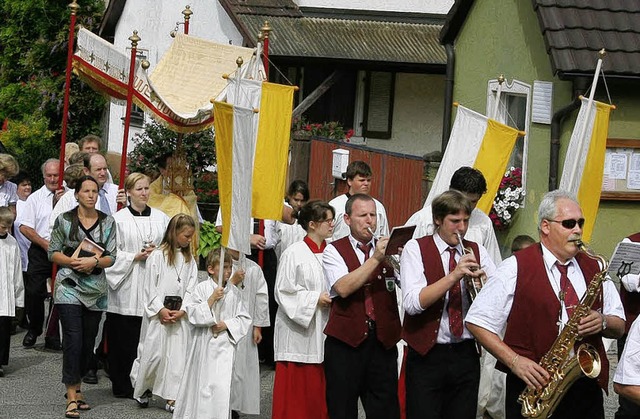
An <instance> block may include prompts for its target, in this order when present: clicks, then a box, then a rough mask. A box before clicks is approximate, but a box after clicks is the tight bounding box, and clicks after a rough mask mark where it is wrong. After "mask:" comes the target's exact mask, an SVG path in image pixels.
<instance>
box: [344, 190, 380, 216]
mask: <svg viewBox="0 0 640 419" xmlns="http://www.w3.org/2000/svg"><path fill="white" fill-rule="evenodd" d="M356 201H365V202H367V201H372V202H375V201H374V200H373V198H372V197H370V196H369V195H366V194H363V193H357V194H353V195H351V196H350V197H349V199H347V203H346V204H344V212H345V214H347V215H351V209H352V208H353V203H354V202H356Z"/></svg>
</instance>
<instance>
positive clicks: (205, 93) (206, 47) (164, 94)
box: [73, 28, 255, 133]
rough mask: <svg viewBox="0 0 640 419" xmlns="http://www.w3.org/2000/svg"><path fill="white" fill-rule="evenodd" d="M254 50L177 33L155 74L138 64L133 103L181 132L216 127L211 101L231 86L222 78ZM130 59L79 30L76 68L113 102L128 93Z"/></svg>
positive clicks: (74, 60) (102, 40) (92, 35)
mask: <svg viewBox="0 0 640 419" xmlns="http://www.w3.org/2000/svg"><path fill="white" fill-rule="evenodd" d="M254 52H255V49H253V48H244V47H238V46H234V45H226V44H218V43H215V42H212V41H208V40H205V39H201V38H197V37H194V36H187V35H182V34H176V37H175V39H174V41H173V43H172V45H171V47H170V48H169V50H168V51H167V52H166V53H165V54H164V55H163V56H162V58H161V59H160V61H159V62H158V64H157V65H156V66H155V68H154V70H153V72H152V74H150V75H149V74H147V71H146V69H145V68H143V66H142V65H141V63H139V62H138V63H136V66H135V72H136V73H135V80H134V83H133V87H134V92H133V93H134V94H133V101H134V103H136V105H138V106H140V107H141V108H143V109H145V110H146V111H147V112H148V113H149V114H150V115H151V116H152V117H153V118H154V119H155V120H157V121H158V122H159V123H161V124H163V125H164V126H166V127H168V128H169V129H171V130H173V131H175V132H179V133H191V132H198V131H202V130H204V129H207V128H210V127H211V126H212V125H213V117H212V113H211V110H212V104H211V102H210V99H211V98H212V97H217V96H219V95H220V94H221V93H222V92H223V90H224V89H225V87H226V85H227V80H225V79H224V78H223V75H225V74H231V73H233V72H234V71H235V70H236V69H237V66H236V60H237V59H238V57H242V58H243V60H244V62H246V63H248V62H250V61H251V58H252V56H253V55H254ZM129 60H130V58H129V57H127V56H126V54H125V52H124V51H119V50H118V49H117V48H116V47H115V46H114V45H113V44H110V43H109V42H107V41H105V40H104V39H102V38H100V37H99V36H97V35H96V34H94V33H92V32H90V31H89V30H87V29H84V28H81V29H80V31H79V32H78V48H77V50H76V53H75V55H74V57H73V69H74V72H75V73H76V74H77V75H78V76H79V77H80V78H82V79H83V80H84V81H85V82H86V83H88V84H89V85H91V86H92V87H93V88H94V89H96V90H98V91H100V92H103V93H104V94H106V95H107V96H109V97H110V98H111V99H112V100H115V101H120V102H122V101H124V100H125V99H126V97H127V81H128V80H129Z"/></svg>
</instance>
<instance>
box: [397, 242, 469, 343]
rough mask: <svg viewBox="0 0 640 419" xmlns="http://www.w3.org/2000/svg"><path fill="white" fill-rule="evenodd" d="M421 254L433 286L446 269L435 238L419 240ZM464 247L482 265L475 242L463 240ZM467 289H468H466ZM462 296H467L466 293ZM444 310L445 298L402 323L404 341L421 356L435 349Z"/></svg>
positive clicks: (425, 273)
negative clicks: (470, 250) (471, 251)
mask: <svg viewBox="0 0 640 419" xmlns="http://www.w3.org/2000/svg"><path fill="white" fill-rule="evenodd" d="M417 241H418V245H419V246H420V254H421V255H422V266H424V276H425V277H426V278H427V285H433V284H435V283H436V282H438V281H440V280H441V279H442V278H443V277H444V276H445V273H444V267H443V266H442V262H441V261H442V258H441V257H440V252H439V251H438V247H437V246H436V243H435V242H434V240H433V236H424V237H421V238H419V239H418V240H417ZM462 243H463V245H464V247H471V249H473V253H474V255H475V256H476V261H477V262H478V264H480V251H479V250H478V245H477V244H476V243H474V242H470V241H466V240H462ZM464 289H466V288H464ZM462 295H465V296H467V295H468V294H467V293H466V292H463V293H462ZM442 310H444V296H442V298H440V299H439V300H438V301H436V302H435V303H433V304H432V305H430V306H429V307H427V308H426V309H425V310H424V311H423V312H422V313H420V314H416V315H415V316H410V315H408V314H406V313H405V315H404V322H403V323H402V339H404V340H405V342H407V344H408V345H409V346H410V347H411V348H413V350H415V351H416V352H418V353H419V354H420V355H423V356H424V355H426V354H427V352H429V351H430V350H431V348H433V345H435V344H436V340H437V338H438V329H439V327H440V318H441V317H442Z"/></svg>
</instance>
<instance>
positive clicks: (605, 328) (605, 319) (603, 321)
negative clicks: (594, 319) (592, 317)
mask: <svg viewBox="0 0 640 419" xmlns="http://www.w3.org/2000/svg"><path fill="white" fill-rule="evenodd" d="M601 316H602V331H603V332H604V331H605V330H607V316H605V315H604V314H601Z"/></svg>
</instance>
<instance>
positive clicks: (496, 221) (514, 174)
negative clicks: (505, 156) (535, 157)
mask: <svg viewBox="0 0 640 419" xmlns="http://www.w3.org/2000/svg"><path fill="white" fill-rule="evenodd" d="M524 195H525V191H524V189H523V188H522V169H521V168H520V167H510V168H509V170H507V171H506V172H505V174H504V177H503V178H502V181H501V182H500V187H499V188H498V193H497V194H496V198H495V199H494V200H493V207H492V208H491V211H490V212H489V218H491V221H492V222H493V226H494V228H495V229H496V230H506V229H507V228H509V225H510V224H511V221H513V216H514V214H515V212H516V210H517V209H518V208H520V207H521V204H522V200H523V199H524Z"/></svg>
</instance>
